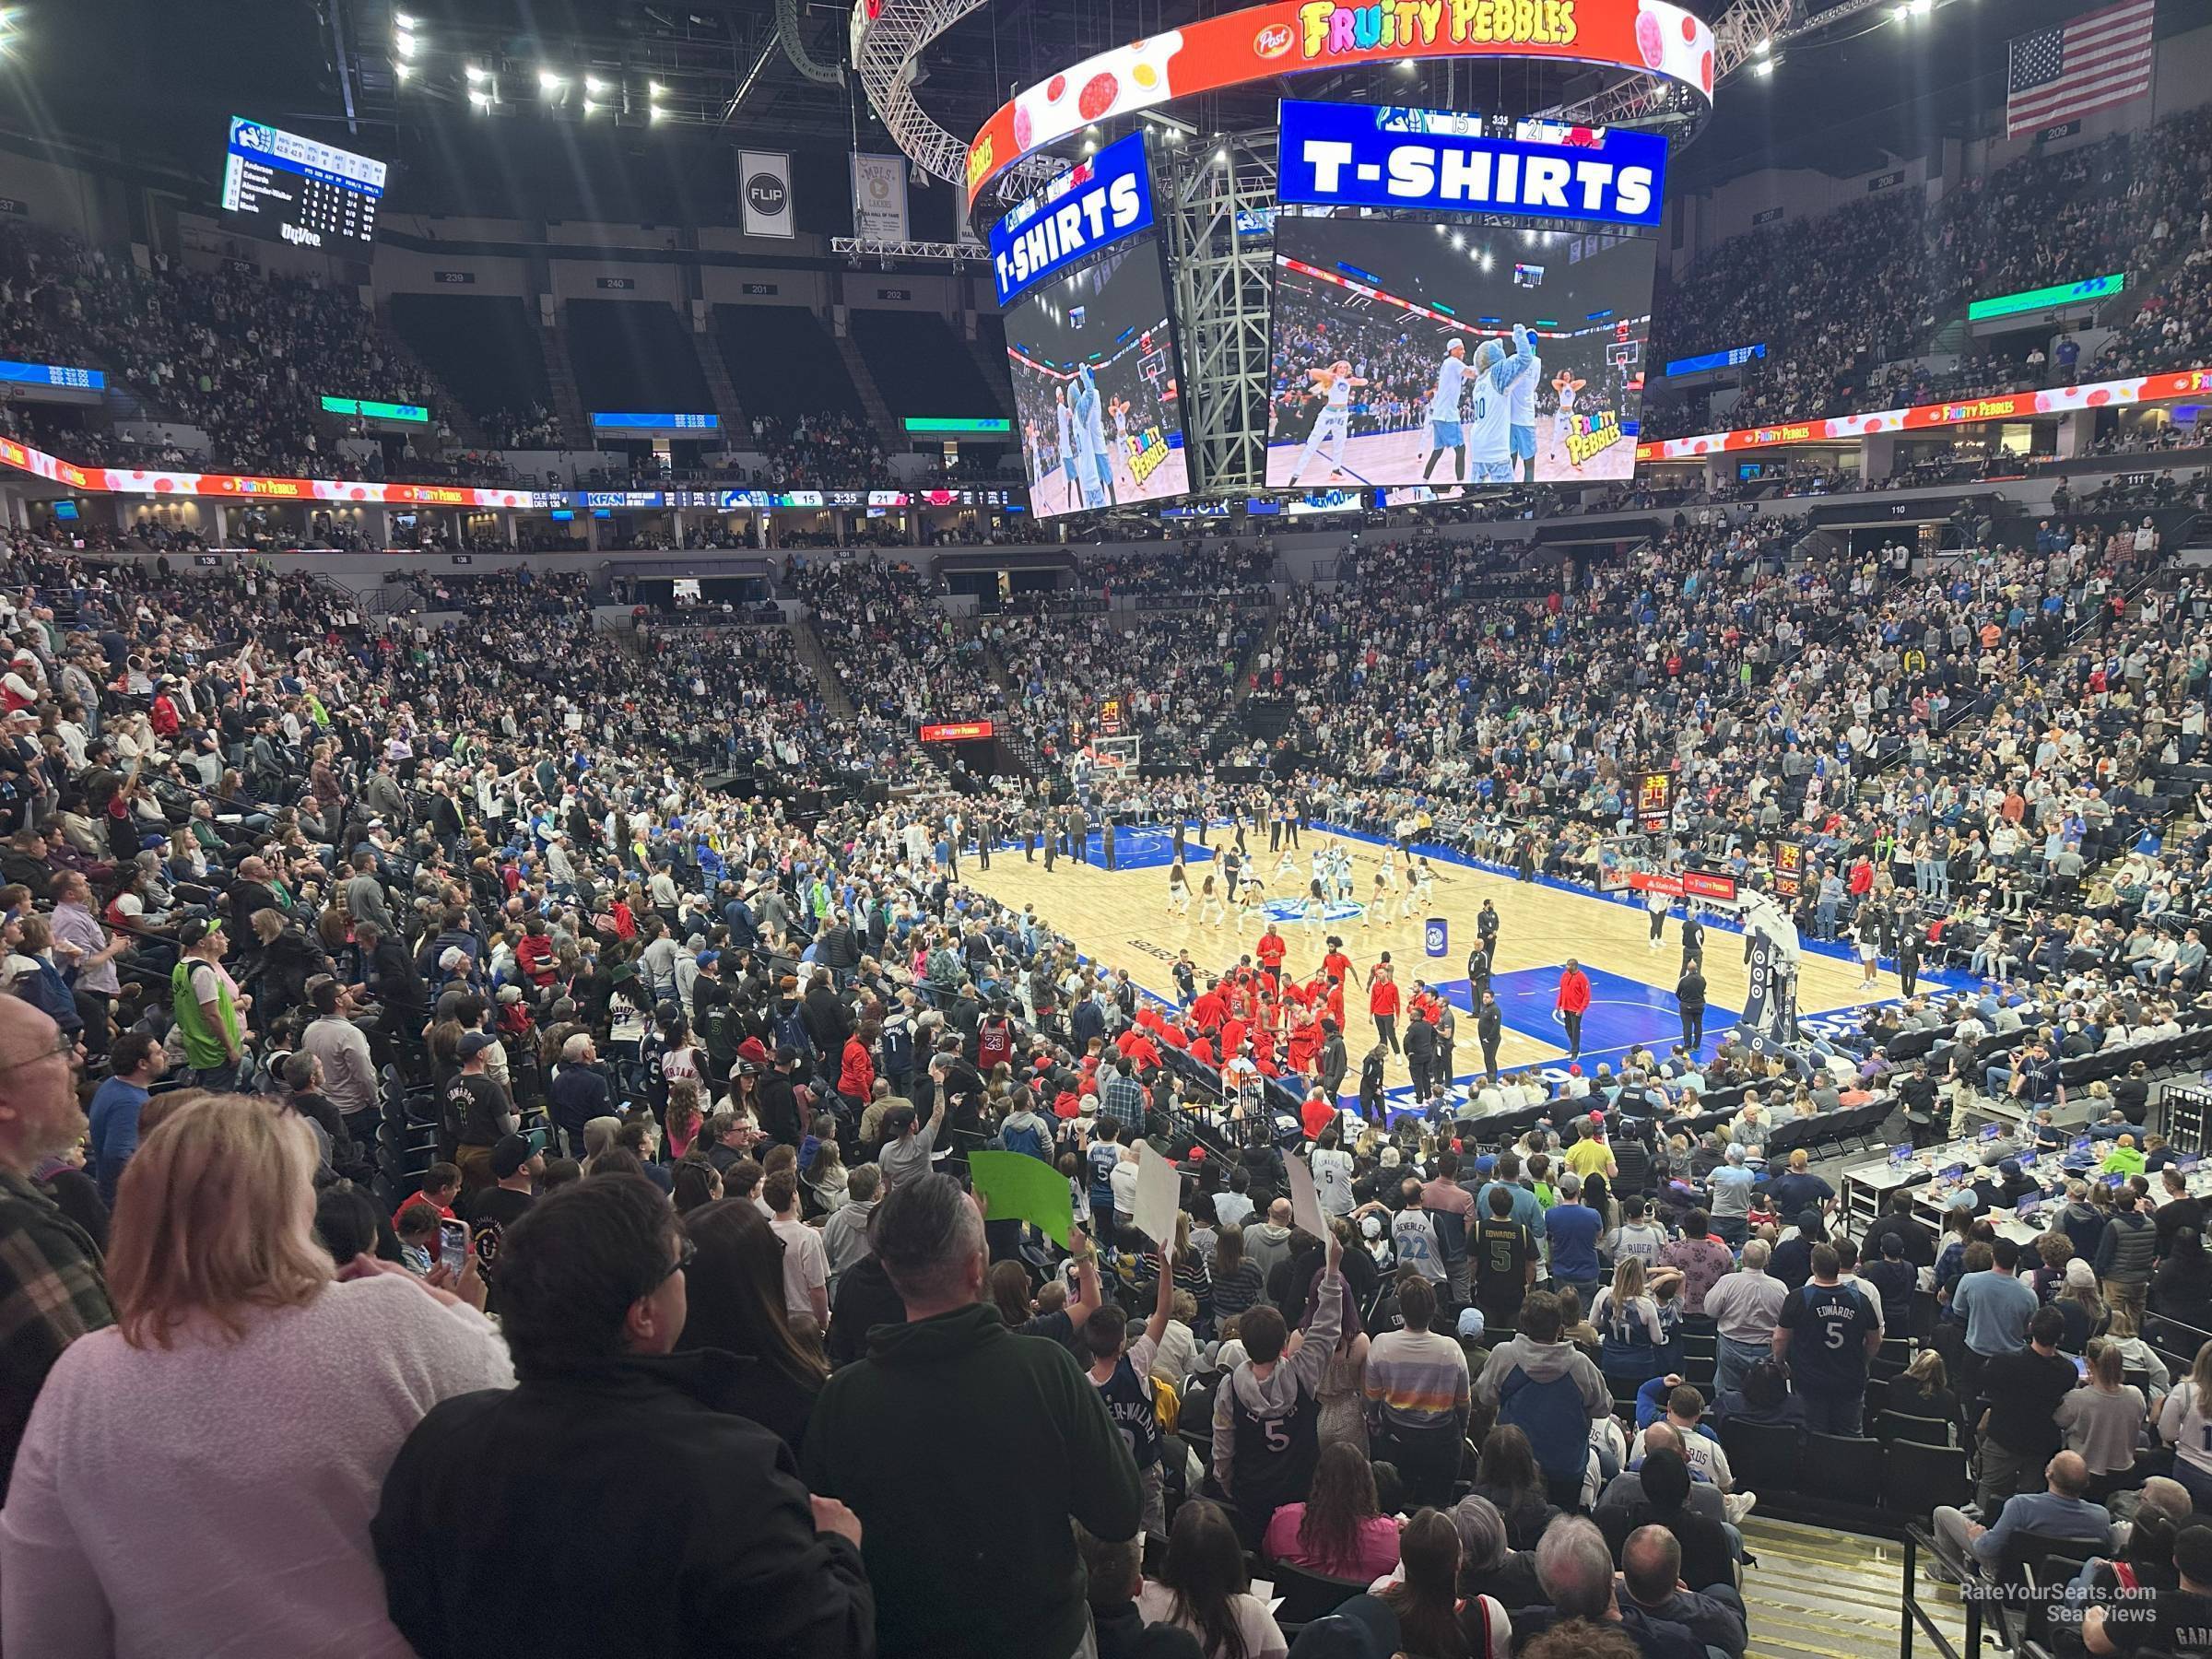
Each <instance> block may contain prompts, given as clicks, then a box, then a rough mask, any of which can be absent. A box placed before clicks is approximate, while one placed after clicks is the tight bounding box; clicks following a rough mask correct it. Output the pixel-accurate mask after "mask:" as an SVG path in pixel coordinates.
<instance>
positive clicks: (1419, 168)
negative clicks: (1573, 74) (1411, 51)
mask: <svg viewBox="0 0 2212 1659" xmlns="http://www.w3.org/2000/svg"><path fill="white" fill-rule="evenodd" d="M1408 113H1411V114H1414V115H1417V116H1420V117H1424V118H1425V119H1421V120H1415V121H1407V120H1406V116H1407V114H1408ZM1430 115H1431V112H1427V111H1416V112H1406V111H1403V110H1394V109H1382V108H1376V107H1373V106H1371V105H1366V104H1342V103H1309V102H1304V101H1301V100H1290V99H1286V100H1283V104H1282V119H1281V144H1282V154H1281V159H1280V165H1279V167H1278V170H1277V172H1278V182H1277V193H1278V194H1280V195H1281V197H1282V199H1283V200H1284V201H1286V202H1304V203H1310V204H1313V205H1315V206H1352V207H1417V208H1430V209H1441V210H1443V211H1447V212H1453V213H1518V214H1526V215H1528V216H1530V217H1532V218H1566V219H1593V220H1596V221H1598V222H1599V223H1602V224H1608V225H1639V226H1652V225H1656V224H1657V223H1658V222H1659V213H1660V205H1661V203H1660V196H1661V192H1662V190H1663V189H1664V187H1665V172H1666V140H1665V138H1662V137H1660V136H1659V135H1657V134H1654V133H1638V132H1631V131H1630V130H1628V129H1626V128H1620V129H1616V130H1604V131H1601V130H1599V129H1597V128H1594V127H1581V128H1569V129H1566V130H1565V132H1564V133H1563V134H1562V138H1563V140H1564V141H1563V142H1559V143H1538V142H1531V141H1528V140H1525V139H1519V138H1488V137H1484V136H1482V135H1479V134H1473V133H1457V132H1453V131H1450V130H1449V129H1448V126H1447V125H1446V123H1447V122H1448V119H1449V118H1448V117H1447V116H1445V115H1444V114H1443V113H1442V112H1435V114H1434V117H1433V118H1428V117H1430Z"/></svg>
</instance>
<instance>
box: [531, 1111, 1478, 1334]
mask: <svg viewBox="0 0 2212 1659" xmlns="http://www.w3.org/2000/svg"><path fill="white" fill-rule="evenodd" d="M534 1156H535V1147H532V1146H531V1145H530V1143H529V1141H528V1140H526V1139H524V1137H523V1136H522V1135H508V1136H507V1137H506V1138H505V1139H504V1140H502V1141H500V1144H499V1145H498V1146H496V1147H493V1148H492V1149H491V1176H492V1179H493V1180H494V1181H504V1180H506V1179H507V1177H508V1176H510V1175H512V1174H513V1173H514V1172H515V1171H517V1170H519V1169H521V1168H522V1167H523V1166H524V1164H526V1163H528V1162H529V1161H530V1159H532V1157H534ZM1469 1312H1473V1310H1472V1309H1470V1310H1469Z"/></svg>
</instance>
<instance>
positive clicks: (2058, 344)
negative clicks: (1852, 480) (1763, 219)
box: [1646, 108, 2212, 438]
mask: <svg viewBox="0 0 2212 1659" xmlns="http://www.w3.org/2000/svg"><path fill="white" fill-rule="evenodd" d="M2208 186H2212V113H2207V112H2206V111H2205V110H2203V109H2201V108H2200V109H2197V110H2193V111H2189V112H2183V113H2182V114H2178V115H2173V116H2170V117H2168V118H2167V119H2166V120H2164V121H2161V122H2159V123H2157V124H2153V125H2151V126H2148V127H2146V128H2144V129H2143V130H2141V131H2139V132H2136V133H2131V134H2124V135H2115V136H2112V137H2110V138H2106V139H2103V140H2100V141H2099V142H2097V143H2095V144H2091V145H2086V146H2082V147H2077V148H2073V149H2061V150H2043V149H2038V150H2037V151H2036V152H2034V153H2033V154H2030V155H2029V156H2025V157H2023V158H2021V159H2018V160H2017V161H2014V162H2012V163H2010V164H2009V165H2007V166H2006V167H2004V168H2001V169H1999V170H1998V171H1996V172H1994V173H1993V174H1990V175H1989V176H1987V177H1985V178H1977V179H1971V180H1969V181H1967V182H1965V183H1964V184H1962V185H1961V186H1960V187H1959V188H1958V189H1956V190H1952V191H1949V192H1947V194H1944V195H1942V196H1941V197H1939V198H1937V199H1935V200H1934V201H1930V200H1929V199H1928V197H1927V196H1926V195H1925V194H1924V193H1923V192H1920V191H1917V190H1912V189H1908V188H1900V189H1898V190H1896V191H1894V192H1891V193H1888V194H1879V195H1876V196H1872V197H1870V198H1868V199H1866V200H1865V201H1863V202H1858V203H1853V204H1852V205H1850V206H1845V207H1842V208H1840V209H1838V210H1837V211H1835V212H1833V213H1829V214H1825V215H1822V216H1820V217H1818V218H1807V219H1793V220H1790V221H1788V222H1786V223H1784V224H1782V225H1779V226H1776V227H1772V228H1770V229H1759V230H1754V231H1750V232H1748V233H1747V234H1745V235H1742V236H1737V237H1733V238H1730V239H1729V240H1728V241H1724V242H1722V243H1721V244H1719V245H1718V246H1717V247H1715V248H1713V249H1711V250H1710V251H1708V252H1706V253H1703V254H1701V255H1700V256H1699V258H1698V259H1697V260H1696V262H1695V263H1694V264H1693V265H1692V266H1691V267H1690V270H1689V272H1688V276H1687V277H1686V278H1685V279H1684V280H1683V281H1680V282H1677V283H1675V284H1673V285H1672V286H1671V287H1670V288H1668V289H1667V292H1666V294H1665V298H1664V300H1662V302H1661V304H1660V307H1659V311H1658V314H1657V316H1656V317H1655V319H1654V321H1653V341H1654V348H1655V350H1656V351H1657V353H1658V354H1659V355H1660V356H1662V357H1663V358H1676V357H1685V356H1689V355H1692V354H1695V353H1698V352H1702V351H1712V350H1724V349H1729V348H1732V347H1738V346H1747V345H1751V344H1764V345H1765V346H1766V347H1767V351H1766V355H1765V357H1764V358H1763V359H1754V360H1753V361H1751V362H1749V363H1747V364H1746V365H1745V366H1744V382H1743V394H1742V396H1741V397H1740V398H1739V399H1738V400H1737V401H1736V402H1735V405H1734V406H1732V407H1731V408H1730V409H1729V411H1728V413H1727V416H1726V422H1727V424H1728V425H1731V426H1739V427H1740V426H1749V425H1753V424H1755V423H1758V422H1760V421H1769V420H1777V419H1783V418H1800V419H1801V418H1807V417H1811V416H1829V415H1843V414H1850V413H1853V412H1854V411H1857V410H1863V409H1877V408H1894V407H1900V406H1909V405H1912V404H1919V403H1927V402H1933V401H1936V400H1940V399H1945V398H1952V397H1966V396H1973V395H1977V394H1984V393H1991V392H1999V391H2013V390H2018V389H2020V388H2023V387H2036V386H2043V385H2062V384H2066V383H2069V382H2073V381H2076V380H2083V379H2104V378H2110V377H2112V376H2118V375H2126V374H2144V373H2148V372H2151V371H2156V370H2159V369H2176V368H2193V367H2195V366H2197V359H2198V358H2199V357H2200V356H2201V352H2199V351H2198V349H2197V343H2198V342H2199V341H2201V340H2202V339H2203V337H2204V336H2205V333H2206V328H2205V324H2206V319H2207V316H2208V315H2212V309H2208V308H2212V253H2207V251H2206V248H2207V241H2208V239H2212V213H2207V212H2206V209H2205V207H2204V201H2205V197H2206V193H2207V188H2208ZM2184 251H2185V252H2184ZM2177 258H2178V259H2179V261H2180V263H2179V264H2178V265H2174V266H2173V268H2171V269H2164V267H2166V266H2167V265H2170V263H2171V262H2173V261H2175V260H2176V259H2177ZM2115 270H2119V271H2127V272H2129V273H2130V274H2131V277H2133V278H2134V280H2135V283H2136V285H2138V286H2139V285H2141V284H2142V283H2143V282H2144V280H2145V278H2146V277H2148V276H2149V275H2150V274H2151V272H2152V271H2154V270H2155V271H2159V272H2160V277H2159V281H2158V282H2157V283H2155V284H2153V285H2151V286H2150V288H2149V291H2148V292H2147V293H2146V294H2145V295H2144V297H2143V299H2142V300H2141V302H2140V307H2139V310H2138V312H2137V314H2136V318H2135V319H2134V321H2133V322H2132V323H2131V324H2128V325H2126V326H2125V327H2124V328H2123V329H2122V330H2121V333H2120V335H2119V336H2118V337H2117V338H2116V339H2114V340H2113V341H2112V342H2111V343H2110V344H2109V345H2108V346H2106V347H2104V349H2103V350H2101V351H2100V352H2099V353H2098V354H2097V355H2096V356H2095V357H2094V358H2093V359H2087V358H2084V357H2083V356H2082V355H2081V353H2080V349H2079V347H2078V345H2077V344H2075V343H2074V342H2072V340H2071V338H2070V337H2069V336H2064V335H2062V336H2060V337H2059V338H2058V339H2057V340H2056V341H2055V342H2053V345H2054V347H2055V348H2054V349H2053V351H2050V352H2046V351H2044V350H2043V341H2042V340H2041V339H2040V338H2039V339H2037V340H2034V341H2032V342H2029V341H2023V340H2020V339H2018V337H2016V338H2015V340H2014V342H2013V343H2012V344H2010V345H2006V346H2001V347H1997V346H1993V347H1990V348H1989V349H1988V350H1986V351H1974V350H1970V351H1969V352H1968V353H1967V354H1965V355H1964V356H1963V357H1961V359H1959V361H1958V362H1957V363H1956V365H1954V366H1950V367H1944V368H1931V367H1929V366H1928V365H1926V364H1924V363H1921V362H1918V361H1916V360H1915V359H1920V358H1922V357H1923V356H1924V354H1925V353H1926V352H1927V350H1928V348H1929V344H1930V341H1931V340H1932V338H1933V336H1934V335H1935V331H1936V330H1937V329H1939V328H1940V327H1942V326H1943V325H1945V324H1948V323H1951V322H1954V321H1956V320H1958V319H1959V318H1962V317H1963V316H1964V315H1965V314H1966V308H1967V304H1968V302H1969V301H1970V300H1976V299H1982V298H1986V297H1989V296H1992V295H1997V294H2006V293H2013V292H2018V291H2021V290H2024V289H2028V288H2041V287H2044V286H2047V285H2050V284H2053V283H2060V282H2072V281H2079V280H2082V279H2084V278H2086V277H2098V276H2102V275H2104V274H2106V273H2107V272H2111V271H2115ZM1646 415H1647V418H1648V419H1647V425H1648V433H1649V435H1650V436H1653V437H1662V438H1664V437H1677V436H1680V435H1682V434H1684V433H1686V432H1690V431H1697V430H1703V429H1706V424H1707V417H1705V416H1704V415H1703V413H1702V412H1701V409H1700V406H1699V405H1698V404H1697V403H1696V402H1694V401H1692V400H1688V399H1682V398H1670V397H1667V396H1665V394H1657V395H1654V396H1653V399H1652V401H1651V402H1650V403H1649V404H1648V405H1647V407H1646Z"/></svg>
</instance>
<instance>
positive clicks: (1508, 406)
mask: <svg viewBox="0 0 2212 1659" xmlns="http://www.w3.org/2000/svg"><path fill="white" fill-rule="evenodd" d="M1533 362H1535V357H1534V356H1533V355H1532V354H1531V350H1530V347H1529V344H1528V330H1527V329H1526V328H1525V327H1524V326H1523V325H1522V324H1518V323H1516V324H1513V350H1512V354H1511V355H1510V356H1509V355H1508V354H1507V352H1506V348H1505V347H1504V346H1502V345H1501V344H1500V343H1499V342H1498V341H1496V340H1485V341H1484V342H1483V343H1482V344H1481V346H1480V347H1477V349H1476V352H1475V397H1474V401H1473V404H1472V405H1471V406H1470V408H1469V414H1468V420H1467V428H1468V430H1467V458H1468V459H1469V460H1470V461H1472V462H1473V463H1474V464H1475V482H1476V483H1477V484H1511V483H1512V481H1513V477H1514V472H1513V439H1512V391H1513V387H1514V385H1515V384H1516V383H1517V382H1519V381H1520V380H1521V379H1522V378H1523V377H1524V376H1525V375H1526V374H1527V373H1528V369H1529V365H1530V364H1531V363H1533Z"/></svg>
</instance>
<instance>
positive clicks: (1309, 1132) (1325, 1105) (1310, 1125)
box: [1298, 1096, 1336, 1140]
mask: <svg viewBox="0 0 2212 1659" xmlns="http://www.w3.org/2000/svg"><path fill="white" fill-rule="evenodd" d="M1335 1121H1336V1102H1335V1101H1334V1100H1323V1099H1321V1098H1320V1097H1319V1096H1315V1097H1314V1098H1313V1099H1312V1100H1308V1101H1307V1102H1306V1103H1305V1104H1304V1105H1303V1106H1300V1108H1299V1109H1298V1124H1299V1127H1300V1128H1301V1129H1303V1130H1304V1131H1305V1132H1306V1138H1307V1139H1308V1140H1319V1139H1320V1138H1321V1132H1322V1131H1323V1130H1324V1129H1326V1128H1327V1127H1328V1126H1329V1125H1330V1124H1333V1123H1335Z"/></svg>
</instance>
